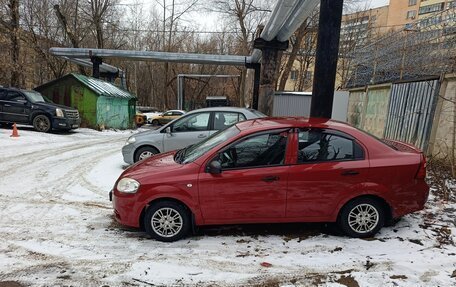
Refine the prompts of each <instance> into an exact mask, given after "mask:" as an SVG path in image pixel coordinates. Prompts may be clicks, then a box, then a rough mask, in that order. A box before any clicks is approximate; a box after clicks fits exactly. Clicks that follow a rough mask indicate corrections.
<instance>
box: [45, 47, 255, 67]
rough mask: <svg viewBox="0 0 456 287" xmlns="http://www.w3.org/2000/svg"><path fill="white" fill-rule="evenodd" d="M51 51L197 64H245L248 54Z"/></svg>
mask: <svg viewBox="0 0 456 287" xmlns="http://www.w3.org/2000/svg"><path fill="white" fill-rule="evenodd" d="M49 51H50V53H51V54H52V55H54V56H60V57H62V56H65V57H68V58H85V59H89V58H91V57H100V58H128V59H130V60H132V61H146V60H149V61H150V60H154V61H157V62H178V63H195V64H215V65H237V66H244V65H245V63H246V61H247V56H233V55H214V54H194V53H171V52H154V51H131V50H112V49H87V48H85V49H84V48H82V49H81V48H51V49H49Z"/></svg>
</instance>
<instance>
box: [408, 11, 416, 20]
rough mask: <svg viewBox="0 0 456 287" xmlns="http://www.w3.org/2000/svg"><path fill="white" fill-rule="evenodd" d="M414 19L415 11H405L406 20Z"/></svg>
mask: <svg viewBox="0 0 456 287" xmlns="http://www.w3.org/2000/svg"><path fill="white" fill-rule="evenodd" d="M415 18H416V10H410V11H407V19H415Z"/></svg>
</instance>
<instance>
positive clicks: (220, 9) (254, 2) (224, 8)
mask: <svg viewBox="0 0 456 287" xmlns="http://www.w3.org/2000/svg"><path fill="white" fill-rule="evenodd" d="M271 6H272V3H271V2H270V1H261V0H234V1H230V0H213V1H212V5H211V7H212V8H209V10H210V11H212V12H217V13H220V14H222V15H224V16H225V18H226V19H227V20H228V22H227V24H228V25H229V26H231V30H232V31H235V32H236V35H237V43H238V49H237V51H236V52H237V54H240V55H248V54H250V53H251V51H252V49H253V47H252V45H251V43H252V41H253V40H254V34H255V31H256V29H257V27H258V25H259V24H260V23H261V22H262V21H263V20H264V19H265V18H266V16H267V12H268V11H270V8H271ZM240 72H241V87H240V102H239V104H240V106H244V105H245V98H246V69H245V68H243V69H241V70H240Z"/></svg>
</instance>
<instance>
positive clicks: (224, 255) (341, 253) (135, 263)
mask: <svg viewBox="0 0 456 287" xmlns="http://www.w3.org/2000/svg"><path fill="white" fill-rule="evenodd" d="M10 133H11V130H6V129H0V175H1V177H0V199H1V200H0V234H1V241H0V286H1V285H2V282H3V283H5V282H6V281H11V282H18V283H20V284H23V285H24V286H63V285H65V286H68V285H71V286H104V285H106V286H157V285H158V286H161V285H166V286H168V285H173V286H181V285H198V286H209V285H210V286H232V285H237V286H246V285H251V286H456V278H455V277H456V271H455V270H456V247H455V245H454V242H455V236H454V234H456V227H455V219H454V213H455V211H456V205H455V204H449V203H445V202H441V201H438V200H437V199H436V198H435V197H431V199H430V201H429V203H428V206H427V208H426V210H424V211H422V212H418V213H415V214H412V215H409V216H406V217H404V218H403V219H402V220H401V221H399V222H398V223H397V224H396V225H395V226H393V227H387V228H384V229H383V230H382V231H381V232H380V233H379V234H378V235H377V236H376V237H375V238H373V239H369V240H361V239H349V238H345V237H341V236H338V235H337V234H335V233H334V232H333V231H332V228H331V226H329V227H326V226H325V225H322V224H282V225H249V226H224V227H212V228H204V229H202V230H201V231H200V232H199V233H198V234H197V235H195V236H192V237H189V238H187V239H185V240H181V241H179V242H175V243H162V242H157V241H154V240H151V239H148V237H147V235H146V234H145V233H143V232H141V231H138V230H131V229H127V228H124V227H121V226H119V225H118V224H117V223H116V222H115V221H114V220H113V216H112V207H111V203H110V202H109V199H108V192H109V190H110V189H111V187H112V185H113V184H114V181H115V180H116V179H117V177H118V176H119V175H120V173H121V172H122V171H123V168H124V167H125V163H124V162H123V160H122V155H121V152H120V149H121V147H122V145H123V144H124V142H125V140H126V138H127V137H128V136H129V135H130V134H131V132H130V131H125V132H113V131H107V132H97V131H93V130H89V129H78V130H76V131H73V132H70V133H55V134H42V133H37V132H34V131H32V130H31V129H27V128H22V129H20V131H19V133H20V137H19V138H11V137H9V135H10ZM264 262H266V263H269V264H271V265H270V266H269V267H268V264H263V265H265V266H263V265H262V263H264Z"/></svg>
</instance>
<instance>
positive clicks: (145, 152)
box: [139, 151, 155, 160]
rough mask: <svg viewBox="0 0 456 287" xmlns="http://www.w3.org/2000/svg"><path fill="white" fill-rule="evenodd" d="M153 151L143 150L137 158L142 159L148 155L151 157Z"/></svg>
mask: <svg viewBox="0 0 456 287" xmlns="http://www.w3.org/2000/svg"><path fill="white" fill-rule="evenodd" d="M154 154H155V153H153V152H151V151H143V152H142V153H141V154H140V155H139V160H143V159H146V158H148V157H151V156H153V155H154Z"/></svg>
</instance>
